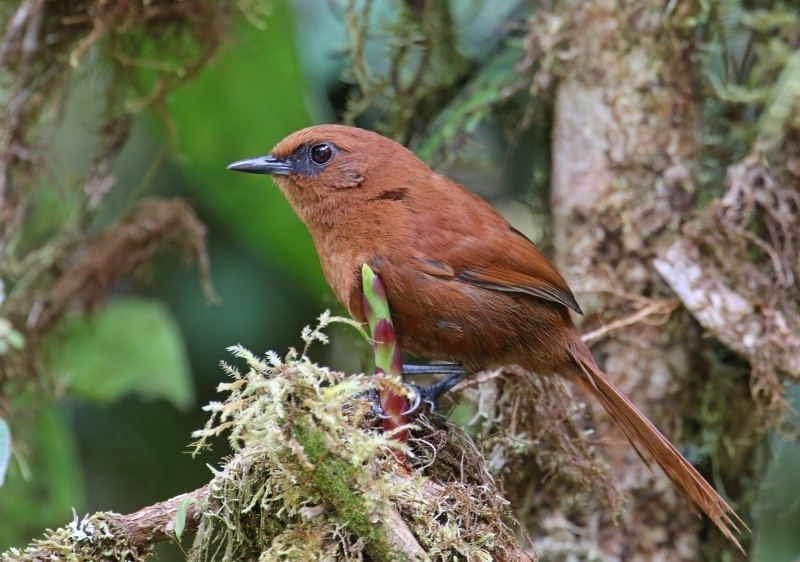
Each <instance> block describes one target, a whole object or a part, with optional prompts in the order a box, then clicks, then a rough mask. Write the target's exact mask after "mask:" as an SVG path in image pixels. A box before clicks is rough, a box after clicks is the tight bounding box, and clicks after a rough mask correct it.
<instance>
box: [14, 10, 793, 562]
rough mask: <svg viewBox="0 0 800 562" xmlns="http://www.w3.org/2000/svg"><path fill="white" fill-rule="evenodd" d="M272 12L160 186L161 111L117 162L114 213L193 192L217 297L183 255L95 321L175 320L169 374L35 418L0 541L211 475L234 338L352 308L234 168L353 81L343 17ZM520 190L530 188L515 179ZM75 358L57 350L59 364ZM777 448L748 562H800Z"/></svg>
mask: <svg viewBox="0 0 800 562" xmlns="http://www.w3.org/2000/svg"><path fill="white" fill-rule="evenodd" d="M511 4H512V3H508V4H505V3H497V4H496V5H494V7H490V8H489V9H488V10H485V11H486V12H487V14H492V15H493V17H489V15H487V16H486V17H475V16H474V15H471V16H470V20H469V22H467V24H466V25H465V28H466V29H467V32H466V33H465V36H464V37H463V38H462V40H461V41H462V43H463V44H464V48H465V49H469V48H475V45H479V44H480V39H481V38H482V37H485V36H488V35H491V34H492V33H493V32H494V31H496V29H495V26H497V25H498V22H499V21H501V20H502V17H501V15H502V13H503V12H504V11H505V10H507V8H504V6H507V5H511ZM271 6H272V8H271V13H270V15H269V17H268V18H266V19H265V20H264V21H263V24H264V25H261V26H257V25H253V23H252V22H250V21H248V20H246V19H245V18H244V17H243V16H242V15H241V14H239V15H237V16H235V23H234V24H233V30H232V33H231V34H230V37H231V39H230V40H229V41H228V43H227V44H226V45H225V46H224V47H223V49H222V51H221V52H220V54H219V55H218V56H217V57H216V58H215V60H214V62H213V63H212V64H210V65H209V66H208V67H207V68H206V69H204V70H203V71H202V73H201V74H200V75H199V77H198V78H197V79H195V80H193V81H192V82H190V83H189V84H187V85H185V86H184V87H182V88H181V89H180V90H179V91H178V92H177V93H175V94H174V95H172V96H171V97H170V102H169V109H170V115H171V117H172V119H173V126H174V132H175V136H174V145H172V146H170V147H169V148H168V154H169V156H168V157H167V159H166V160H165V161H164V162H163V164H162V165H160V166H159V167H158V169H157V171H156V173H155V176H153V177H152V178H150V177H149V176H148V174H149V172H150V167H151V163H152V162H153V161H154V159H156V157H157V155H158V153H159V152H160V151H161V150H163V149H164V146H165V143H167V142H169V141H168V135H167V133H166V131H165V130H164V127H163V125H162V124H161V122H160V121H159V120H158V119H157V118H155V117H153V116H143V117H141V118H140V121H139V122H138V123H137V125H136V128H135V134H134V136H133V138H132V139H131V141H130V142H129V144H128V145H127V146H126V148H125V150H124V152H123V154H122V156H121V157H120V158H119V159H118V169H117V173H118V177H119V186H118V187H117V188H116V190H115V192H114V193H113V194H112V196H111V198H110V200H109V201H108V203H107V205H108V210H107V212H108V214H109V216H117V215H118V214H119V213H120V211H121V210H123V209H126V208H128V207H130V206H131V204H132V202H133V201H135V200H136V199H138V198H140V197H142V196H144V195H150V194H157V195H161V196H180V197H183V198H185V199H186V200H188V201H189V202H190V204H191V205H192V206H193V207H194V208H195V209H196V211H197V212H198V214H199V215H200V218H201V219H202V220H203V222H204V223H205V224H206V225H207V227H208V232H209V235H208V240H209V253H210V258H211V273H212V279H213V284H214V287H215V289H216V292H217V293H218V295H219V297H220V302H219V303H216V304H214V303H210V302H208V300H207V299H206V298H205V296H204V295H203V292H202V290H201V286H200V282H199V280H198V275H197V271H196V269H195V268H193V267H188V266H186V265H184V264H183V263H181V261H180V260H179V259H177V258H174V259H172V261H169V260H167V259H163V260H162V262H161V263H159V264H158V267H157V268H154V272H153V274H152V277H151V278H150V279H149V280H148V282H147V283H145V284H144V287H145V289H144V292H143V293H142V294H141V298H145V299H149V300H148V301H147V305H146V306H143V307H140V308H141V309H143V310H144V312H142V310H139V311H138V312H136V313H135V314H131V313H130V311H126V310H125V308H124V306H118V307H112V310H114V314H112V315H107V314H106V315H103V318H102V321H104V322H110V323H117V325H124V326H125V329H126V330H130V331H137V332H139V333H141V332H148V331H151V324H150V320H153V319H163V318H164V316H166V317H168V319H169V321H168V322H167V323H166V326H167V328H166V329H165V328H163V326H164V325H165V324H164V322H161V321H159V322H155V324H153V325H157V326H162V327H161V328H159V330H162V331H163V333H162V332H159V331H158V330H152V331H153V333H152V335H151V343H152V346H153V347H152V348H150V350H149V351H150V352H152V353H153V354H154V355H155V356H156V359H157V361H158V362H159V364H160V365H161V367H162V368H163V366H164V365H165V364H168V365H170V366H171V368H170V370H171V372H174V373H175V378H174V380H171V381H168V382H166V383H164V386H163V388H161V387H159V388H158V389H156V390H154V389H153V387H152V385H151V384H150V383H153V381H149V383H148V381H147V380H145V379H141V378H137V380H130V379H125V377H124V375H123V376H122V380H123V381H124V380H128V383H127V386H125V384H126V383H124V382H123V386H122V388H103V389H98V388H97V385H96V384H92V385H90V386H91V388H86V389H85V392H80V386H79V385H78V384H76V385H75V388H77V389H78V391H77V392H76V393H74V394H71V396H70V397H68V398H64V399H63V400H61V401H60V402H59V403H58V404H56V405H54V406H51V407H48V408H47V410H46V411H45V412H43V414H42V415H41V416H39V417H38V419H37V428H36V431H35V432H34V433H33V435H34V436H35V437H34V438H33V440H32V441H31V442H30V443H29V447H28V450H27V451H26V454H24V455H23V456H21V457H17V458H15V459H12V463H11V468H10V470H9V475H8V480H7V482H6V485H5V486H4V487H2V488H0V551H2V550H4V549H6V548H7V547H9V546H12V545H18V546H21V545H24V544H27V543H28V541H29V540H30V539H31V538H33V537H36V536H38V535H39V534H40V533H41V531H42V530H43V529H44V528H45V527H56V526H60V525H63V524H64V523H65V522H66V521H68V520H69V519H70V518H71V517H72V516H71V512H70V509H71V508H75V510H76V511H77V513H78V514H79V515H81V514H84V513H87V512H93V511H98V510H113V511H118V512H122V513H125V512H130V511H134V510H136V509H138V508H140V507H142V506H145V505H148V504H151V503H154V502H156V501H159V500H162V499H165V498H168V497H171V496H174V495H177V494H179V493H182V492H184V491H188V490H191V489H194V488H196V487H199V486H201V485H203V484H204V483H206V482H207V481H208V479H209V469H208V467H207V466H206V463H211V464H213V463H214V462H215V460H216V459H218V458H219V457H220V456H222V455H224V453H225V448H224V444H222V443H220V445H219V446H218V447H216V448H215V450H213V451H211V452H210V453H207V454H204V455H201V456H200V457H199V458H194V459H193V458H191V457H190V456H189V455H188V454H187V451H188V444H189V443H190V441H191V438H190V434H191V432H192V431H193V430H194V429H197V428H199V427H200V426H201V425H202V424H203V423H204V421H205V418H206V416H205V415H204V413H203V412H202V410H201V406H202V405H203V404H205V403H207V402H208V401H210V400H213V399H216V398H217V396H216V391H215V387H216V385H217V383H219V382H220V381H221V380H222V379H223V374H222V371H221V370H220V369H219V368H218V364H219V362H220V361H221V360H224V359H227V358H228V357H229V356H228V354H227V352H226V350H225V349H226V347H227V346H230V345H233V344H237V343H240V344H242V345H244V346H245V347H247V348H248V349H250V350H252V351H254V352H255V353H258V354H262V353H264V352H265V351H267V350H269V349H271V350H275V351H277V352H278V353H281V354H283V353H285V351H286V350H287V349H288V348H289V347H291V346H296V345H299V343H300V338H299V333H300V330H301V328H302V327H303V326H305V325H308V324H313V323H314V319H315V317H316V316H317V315H319V314H320V313H321V312H322V311H323V310H325V309H326V308H330V309H333V310H334V311H335V312H342V309H341V307H339V305H338V303H336V302H335V300H334V298H333V296H332V295H331V293H330V291H329V289H328V288H327V285H326V284H325V281H324V279H323V277H322V273H321V270H320V268H319V265H318V261H317V257H316V254H315V251H314V249H313V246H312V244H311V240H310V238H309V236H308V234H307V232H306V231H305V228H304V227H303V225H302V224H301V223H300V221H299V220H298V219H297V218H296V217H295V216H294V214H293V213H292V212H291V210H290V208H289V206H288V204H287V203H286V202H285V200H284V199H283V197H282V196H281V194H280V193H279V192H278V190H277V189H275V188H274V186H273V185H272V184H271V182H270V181H269V180H268V179H267V178H265V177H263V176H251V175H243V174H233V173H231V172H228V171H227V170H226V169H225V166H226V165H227V164H228V163H229V162H231V161H233V160H237V159H241V158H246V157H250V156H256V155H260V154H264V153H266V152H267V151H269V149H270V148H271V147H272V146H273V145H274V143H276V142H277V141H278V140H280V139H281V138H283V137H284V136H285V135H287V134H289V133H290V132H292V131H295V130H297V129H299V128H302V127H304V126H307V125H310V124H312V123H321V122H331V121H336V120H338V119H339V116H340V114H341V111H342V109H343V106H344V103H345V100H346V97H347V91H348V88H349V85H348V84H346V83H344V82H343V81H342V80H341V74H342V71H343V69H344V68H345V66H346V64H347V61H346V59H345V57H344V56H343V55H342V53H343V47H344V45H345V41H346V40H345V33H344V27H343V25H344V24H343V21H342V17H341V14H337V13H335V9H333V8H332V7H331V5H329V3H327V2H318V1H314V0H296V1H295V2H273V3H272V4H271ZM73 97H74V99H72V100H71V101H70V108H69V111H68V112H67V114H66V122H65V124H64V126H63V129H62V131H61V132H60V140H59V142H58V143H57V145H56V151H55V155H54V158H56V159H58V162H59V166H60V167H61V169H62V170H63V173H65V174H70V173H76V174H77V171H76V170H78V169H80V167H81V166H82V164H81V162H83V161H84V160H85V159H86V158H87V154H91V152H90V151H89V150H88V149H87V148H86V147H85V146H84V145H83V144H82V139H88V138H89V137H90V136H91V135H90V133H89V132H88V131H87V130H86V127H87V124H86V123H85V122H84V121H83V120H82V118H81V117H80V116H81V115H86V114H87V113H90V112H91V106H92V103H93V100H92V96H91V82H89V83H88V84H87V85H86V86H82V87H81V88H78V89H76V93H75V94H74V96H73ZM542 137H543V136H542V135H541V134H539V132H537V131H533V132H532V133H530V134H528V135H526V136H524V137H523V138H522V139H521V140H520V142H521V143H522V146H523V147H525V146H528V147H530V146H538V147H539V150H540V152H541V153H542V154H546V153H547V146H546V145H544V144H542V143H543V142H546V138H544V139H543V138H542ZM481 140H482V143H483V146H482V148H481V152H480V158H473V159H471V160H470V161H471V162H472V164H471V165H470V166H462V167H461V168H460V169H459V170H451V172H452V171H455V172H458V173H459V177H460V179H462V180H463V181H465V182H466V183H467V184H468V185H470V184H471V185H482V184H483V185H495V186H498V189H497V190H495V191H489V192H481V194H482V195H484V196H486V197H489V198H490V199H492V200H493V201H494V202H495V203H496V204H498V205H501V206H504V207H505V208H506V209H509V210H511V212H513V211H514V209H516V211H517V215H518V216H519V217H521V218H520V219H519V220H521V221H522V222H523V223H524V222H525V221H530V222H531V224H532V220H531V218H530V216H528V215H526V214H525V212H524V210H523V212H519V210H520V209H521V208H522V206H520V205H517V206H516V207H515V206H514V204H513V202H514V201H515V200H518V199H520V198H521V199H525V200H526V201H531V200H532V199H535V198H536V196H537V195H541V194H537V192H536V183H535V182H531V181H530V180H527V181H519V178H521V177H526V176H530V163H529V162H525V161H524V160H523V159H520V158H518V157H517V156H516V155H517V152H516V151H510V150H509V148H508V147H507V146H505V145H504V144H503V141H502V134H501V133H500V131H498V130H493V129H492V128H491V127H488V126H487V128H486V130H485V131H483V132H482V133H481ZM86 142H88V140H87V141H86ZM523 152H527V153H529V154H530V153H531V152H532V151H529V150H524V151H523ZM493 164H494V165H493ZM498 164H499V165H498ZM492 169H500V170H502V172H501V173H497V172H492V171H490V170H492ZM520 185H521V186H523V188H522V189H526V190H528V191H527V192H525V193H520V192H519V191H520V188H519V187H516V188H514V189H511V188H510V187H509V186H520ZM74 330H77V331H80V330H86V335H85V338H86V346H87V347H91V346H97V345H104V344H103V343H102V342H98V341H96V340H93V339H92V337H93V334H96V333H98V332H100V330H98V329H97V327H91V326H90V327H88V328H87V327H86V326H76V327H74ZM175 338H177V340H176V339H175ZM159 346H162V347H163V350H162V351H160V352H159V351H158V350H159V349H162V347H159ZM108 348H109V350H111V349H113V345H112V344H109V347H108ZM354 349H355V350H359V349H362V350H363V346H361V344H360V343H359V342H358V340H357V337H356V335H355V334H353V333H350V332H348V331H347V330H344V329H341V331H339V332H336V337H335V345H334V346H332V347H331V348H329V349H328V348H321V347H319V348H316V349H314V350H313V353H314V355H315V358H316V359H318V360H319V361H321V362H324V363H327V364H329V365H331V366H333V367H339V368H344V369H359V368H361V366H362V365H363V364H364V361H365V359H364V358H365V357H366V355H364V354H363V352H362V351H356V352H353V350H354ZM153 350H156V351H153ZM75 353H79V351H78V352H75ZM109 355H110V356H108V357H106V360H107V363H104V364H103V365H101V366H99V367H98V368H102V369H106V370H107V371H108V372H109V379H110V378H111V377H112V376H114V375H115V373H117V370H124V366H122V365H119V364H118V363H116V362H115V361H114V357H113V355H112V354H111V353H110V354H109ZM80 360H81V359H80V357H78V358H75V357H64V358H63V359H62V361H63V364H64V365H69V364H70V361H80ZM165 362H166V363H165ZM117 374H118V373H117ZM137 377H138V375H137ZM132 378H133V375H132ZM103 393H105V394H103ZM108 400H112V401H111V402H110V403H109V402H108ZM795 403H798V401H797V400H795ZM776 439H779V438H778V437H776ZM775 450H776V451H777V456H776V458H775V459H774V461H773V462H772V468H771V469H770V471H769V475H768V478H767V481H766V482H765V484H764V486H763V489H762V492H761V498H762V499H761V507H760V511H759V512H758V513H757V514H745V519H746V520H748V521H754V522H755V524H756V531H757V534H758V535H757V537H758V538H757V541H756V548H755V553H754V555H753V556H754V559H755V560H763V561H765V562H767V561H768V562H772V561H778V562H780V561H791V560H798V559H800V558H798V553H800V494H799V493H800V482H799V481H798V478H797V470H796V467H797V466H798V464H800V449H798V447H797V446H796V445H794V444H790V443H788V442H782V443H780V444H779V445H778V446H777V447H775ZM159 548H160V552H161V559H162V560H168V559H180V558H181V557H182V556H181V553H180V551H179V550H178V549H177V547H175V546H174V545H162V546H160V547H159Z"/></svg>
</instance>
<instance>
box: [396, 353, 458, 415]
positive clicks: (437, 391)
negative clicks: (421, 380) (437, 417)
mask: <svg viewBox="0 0 800 562" xmlns="http://www.w3.org/2000/svg"><path fill="white" fill-rule="evenodd" d="M406 367H414V370H415V371H417V372H415V373H413V374H431V373H441V372H442V370H441V367H447V369H446V370H445V371H444V372H446V373H449V375H450V376H448V377H447V378H446V379H443V380H440V381H439V382H437V383H435V384H432V385H430V386H420V385H417V384H414V383H409V382H407V383H405V385H406V386H407V387H409V388H410V389H411V390H412V391H413V393H414V403H413V404H412V405H411V406H410V407H409V408H408V410H406V411H405V412H403V413H404V415H408V414H413V413H414V412H416V411H417V410H418V409H419V407H420V405H422V404H430V407H431V411H432V412H435V411H436V410H438V403H439V398H441V397H442V396H443V395H444V394H445V393H446V392H447V391H448V390H450V389H451V388H453V387H454V386H455V385H457V384H458V383H459V382H461V381H462V380H463V379H464V377H465V376H466V372H465V371H464V369H463V367H461V365H453V364H448V365H407V366H403V374H404V375H405V374H407V373H406ZM428 367H430V368H436V369H432V370H431V371H430V372H425V373H422V372H421V371H423V370H427V368H428ZM417 368H420V369H417Z"/></svg>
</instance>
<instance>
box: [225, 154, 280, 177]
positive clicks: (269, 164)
mask: <svg viewBox="0 0 800 562" xmlns="http://www.w3.org/2000/svg"><path fill="white" fill-rule="evenodd" d="M228 169H229V170H235V171H237V172H247V173H248V174H271V175H274V176H286V175H289V174H290V173H291V172H292V165H291V164H290V163H289V162H287V161H286V160H282V159H280V158H275V157H274V156H272V155H271V154H267V155H266V156H259V157H258V158H250V159H249V160H239V161H237V162H234V163H233V164H229V165H228Z"/></svg>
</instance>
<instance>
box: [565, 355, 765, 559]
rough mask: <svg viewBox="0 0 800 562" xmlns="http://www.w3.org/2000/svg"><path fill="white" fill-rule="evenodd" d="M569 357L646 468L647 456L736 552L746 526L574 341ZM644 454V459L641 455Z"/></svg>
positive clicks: (585, 383) (589, 389)
mask: <svg viewBox="0 0 800 562" xmlns="http://www.w3.org/2000/svg"><path fill="white" fill-rule="evenodd" d="M570 353H571V355H572V357H573V359H574V361H575V363H576V368H575V373H573V375H574V376H575V378H576V379H577V381H578V382H579V383H580V384H581V386H582V387H583V388H584V389H585V390H586V391H587V392H588V393H590V394H592V395H594V396H596V397H597V398H598V400H600V402H601V404H602V405H603V407H604V408H605V409H606V411H607V412H608V414H609V415H610V416H611V417H612V418H613V419H614V422H615V423H616V424H617V426H618V427H619V428H620V429H621V430H622V432H623V433H624V434H625V437H627V438H628V440H629V441H630V442H631V444H632V445H633V447H634V448H635V449H636V452H637V453H638V454H639V456H640V457H641V458H642V460H643V461H644V462H645V464H647V465H648V466H649V465H650V464H649V463H648V462H647V457H648V456H649V457H650V458H652V459H653V460H655V461H656V463H658V466H660V467H661V469H662V470H663V471H664V473H665V474H666V475H667V476H668V477H669V479H670V480H671V481H672V483H673V484H674V485H675V487H676V488H677V489H678V491H679V492H680V493H681V495H682V496H683V497H684V498H685V499H686V500H687V501H688V502H689V503H690V504H691V505H692V506H693V507H697V508H699V509H700V510H701V511H702V512H703V513H705V514H706V515H707V516H708V518H709V519H711V521H712V522H713V523H714V524H715V525H716V526H717V528H718V529H719V530H720V531H722V533H723V534H724V535H725V536H726V537H727V538H728V539H730V540H731V541H732V542H733V543H734V544H735V545H736V546H737V547H738V548H739V550H741V551H742V553H744V549H743V548H742V546H741V545H740V544H739V541H738V540H736V536H735V535H736V533H738V532H740V531H741V529H742V528H744V529H746V530H749V529H748V527H747V525H745V523H744V522H743V521H742V519H741V518H740V517H739V516H738V515H737V514H736V512H735V511H734V510H733V509H732V508H731V507H730V506H729V505H728V503H727V502H726V501H725V500H724V499H723V498H722V497H721V496H720V495H719V494H718V493H717V492H716V490H714V488H712V487H711V485H710V484H709V483H708V482H706V480H705V479H704V478H703V477H702V476H701V475H700V473H699V472H697V470H696V469H695V468H694V466H692V464H691V463H690V462H689V461H687V460H686V459H685V458H684V456H683V455H682V454H681V453H680V451H678V449H677V448H676V447H675V446H674V445H673V444H672V443H671V442H670V441H669V439H667V438H666V437H664V435H663V434H662V433H661V432H660V431H659V430H658V428H657V427H656V426H655V425H653V423H652V422H651V421H650V420H649V419H648V418H647V416H645V415H644V414H643V413H642V412H641V411H640V410H639V409H638V408H637V407H636V405H634V403H633V402H631V400H630V399H629V398H628V397H627V396H625V394H623V393H622V391H621V390H619V389H618V388H617V387H616V385H614V383H613V382H612V381H611V379H610V378H609V377H608V375H606V374H605V373H604V372H603V371H602V370H600V368H599V367H598V366H597V364H596V363H595V362H594V359H593V358H592V355H591V352H589V350H588V348H587V347H586V346H585V345H584V344H583V342H581V341H578V342H576V343H575V344H574V345H573V346H571V349H570ZM645 453H646V455H645Z"/></svg>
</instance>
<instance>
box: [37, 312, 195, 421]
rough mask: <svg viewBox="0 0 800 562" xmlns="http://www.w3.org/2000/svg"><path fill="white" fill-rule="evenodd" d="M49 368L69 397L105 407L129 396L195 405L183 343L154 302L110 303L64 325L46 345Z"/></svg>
mask: <svg viewBox="0 0 800 562" xmlns="http://www.w3.org/2000/svg"><path fill="white" fill-rule="evenodd" d="M48 344H49V345H48V348H47V349H48V350H49V357H50V360H51V367H52V369H53V371H54V373H55V374H56V376H57V377H58V378H59V379H61V380H63V381H64V382H65V383H66V386H67V388H68V389H69V391H70V392H72V393H73V394H76V395H78V396H81V397H83V398H87V399H90V400H96V401H98V402H103V403H109V402H113V401H115V400H118V399H120V398H122V397H124V396H127V395H130V394H134V393H136V394H139V395H140V396H142V397H144V398H148V399H155V398H164V399H166V400H169V401H170V402H172V403H173V404H174V405H175V406H177V407H178V408H186V407H188V406H189V405H190V404H191V403H192V402H193V400H194V392H193V387H192V382H191V374H190V371H189V362H188V359H187V356H186V350H185V349H184V344H183V339H182V336H181V334H180V331H179V329H178V327H177V324H176V322H175V320H174V318H173V317H172V314H171V313H170V312H169V310H168V309H167V308H166V307H165V306H164V305H163V304H161V303H159V302H157V301H154V300H147V299H140V298H131V299H127V300H124V301H118V302H112V303H109V304H108V305H107V306H106V307H105V308H104V309H102V310H100V311H99V312H97V313H94V314H91V315H89V316H85V317H76V318H72V319H70V320H68V321H67V322H66V323H65V325H64V327H63V329H62V330H60V331H59V333H58V334H56V336H54V337H53V338H51V340H50V342H48Z"/></svg>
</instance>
